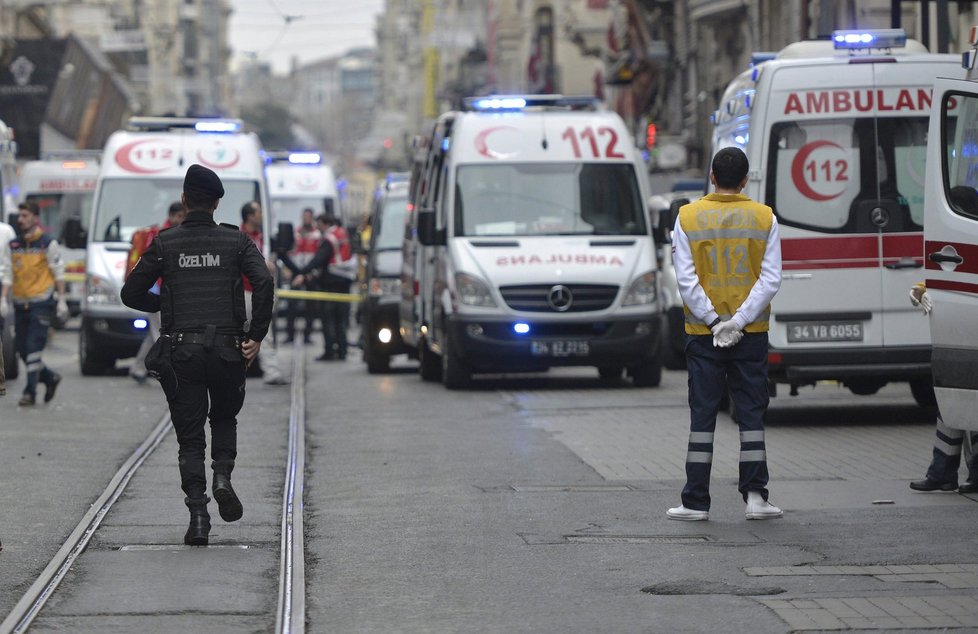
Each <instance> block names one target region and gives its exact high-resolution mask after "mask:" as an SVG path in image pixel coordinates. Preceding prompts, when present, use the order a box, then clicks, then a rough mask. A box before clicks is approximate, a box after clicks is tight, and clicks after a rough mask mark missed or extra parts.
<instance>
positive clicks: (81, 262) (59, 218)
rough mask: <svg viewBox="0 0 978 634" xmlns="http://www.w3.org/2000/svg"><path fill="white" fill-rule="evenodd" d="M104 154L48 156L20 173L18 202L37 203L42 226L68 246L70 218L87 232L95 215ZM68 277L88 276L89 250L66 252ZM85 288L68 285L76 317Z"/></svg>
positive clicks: (74, 152)
mask: <svg viewBox="0 0 978 634" xmlns="http://www.w3.org/2000/svg"><path fill="white" fill-rule="evenodd" d="M101 155H102V151H101V150H90V151H86V150H65V151H58V152H45V153H44V154H43V155H42V156H41V159H40V160H37V161H28V162H26V163H24V165H23V167H21V171H20V190H19V196H18V198H19V201H18V202H33V203H35V204H36V205H37V206H38V209H40V211H41V224H42V225H43V226H44V227H46V228H47V229H48V230H49V231H50V232H51V233H52V235H54V236H55V237H56V238H57V239H58V242H59V243H61V244H62V246H63V245H64V237H65V235H64V229H65V226H66V223H67V221H68V219H69V218H77V219H78V220H80V222H81V224H82V228H84V227H85V226H86V225H87V224H88V219H89V216H91V213H92V201H93V200H94V199H95V183H96V181H97V179H98V170H99V158H100V157H101ZM62 256H63V259H64V261H65V273H68V274H69V275H72V276H83V275H84V274H85V249H84V248H79V249H69V248H66V247H65V248H64V251H63V254H62ZM84 289H85V285H84V283H82V282H81V281H79V280H70V281H69V282H68V283H67V284H66V290H67V294H68V297H67V300H68V308H69V309H70V310H71V314H72V316H75V315H77V314H78V313H79V312H80V311H81V301H82V295H83V293H84Z"/></svg>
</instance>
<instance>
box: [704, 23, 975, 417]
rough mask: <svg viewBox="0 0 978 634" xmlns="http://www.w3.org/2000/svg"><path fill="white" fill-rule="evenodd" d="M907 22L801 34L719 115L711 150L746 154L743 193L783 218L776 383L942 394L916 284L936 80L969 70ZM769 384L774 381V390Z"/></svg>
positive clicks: (774, 319)
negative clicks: (935, 383)
mask: <svg viewBox="0 0 978 634" xmlns="http://www.w3.org/2000/svg"><path fill="white" fill-rule="evenodd" d="M962 74H963V73H962V71H961V68H960V64H959V60H958V58H957V57H955V56H952V55H931V54H928V53H927V51H926V49H925V48H924V47H923V46H921V45H920V44H919V43H917V42H915V41H913V40H907V39H906V36H905V35H904V34H903V32H902V31H900V30H898V29H893V30H884V31H878V32H866V33H861V32H836V33H835V34H834V35H833V39H832V41H817V42H799V43H796V44H792V45H789V46H788V47H786V48H785V49H783V50H782V51H781V52H780V53H778V55H777V56H776V57H775V58H774V59H773V60H771V61H765V62H763V63H760V64H758V65H757V66H754V67H753V68H752V69H750V70H748V71H746V72H744V73H742V74H741V75H740V76H739V77H737V78H736V79H735V80H734V81H733V82H732V83H731V84H730V85H729V87H728V88H727V90H726V92H725V93H724V96H723V99H722V101H721V103H720V109H719V110H718V111H717V112H716V114H715V115H714V122H715V126H716V127H715V132H714V139H713V150H714V151H716V150H718V149H720V148H722V147H727V146H738V147H741V148H743V149H744V151H745V152H746V153H747V156H748V158H749V159H750V164H751V172H750V174H749V182H748V184H747V188H746V190H745V192H744V193H746V194H747V195H749V196H750V197H751V198H753V199H755V200H758V201H761V202H763V203H764V204H767V205H770V206H771V207H772V208H773V209H774V212H775V213H776V214H777V217H778V222H779V224H780V228H781V250H782V257H783V275H784V277H783V283H782V285H781V290H780V292H779V293H778V296H777V297H776V298H775V300H774V303H773V305H772V313H771V331H770V345H771V350H770V354H769V357H768V361H769V368H770V377H771V381H772V388H773V386H774V384H775V383H786V384H789V385H790V386H791V392H792V394H796V393H797V387H798V386H801V385H806V384H813V383H814V382H815V381H818V380H823V379H825V380H837V381H841V382H842V383H843V384H844V385H846V386H847V387H848V388H849V389H850V390H851V391H853V392H854V393H856V394H872V393H874V392H876V391H877V390H878V389H879V388H880V387H882V386H883V385H885V384H886V383H887V382H890V381H909V382H910V387H911V390H912V391H913V394H914V397H915V398H916V399H917V401H918V402H920V403H922V404H932V403H933V391H932V389H931V376H930V337H929V333H928V331H927V328H926V327H924V325H923V324H922V323H921V321H920V315H919V312H915V310H914V309H913V308H912V307H911V306H910V304H909V302H908V301H907V289H908V288H910V286H912V285H913V284H914V283H915V282H918V281H919V280H920V278H921V277H922V276H923V270H922V267H923V262H924V261H923V256H924V248H923V247H924V244H923V230H924V228H923V217H924V170H925V165H926V159H927V153H926V144H927V125H928V117H929V114H930V110H931V105H932V99H933V97H932V89H933V87H934V79H935V78H936V77H938V76H961V75H962ZM772 392H773V389H772Z"/></svg>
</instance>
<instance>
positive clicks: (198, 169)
mask: <svg viewBox="0 0 978 634" xmlns="http://www.w3.org/2000/svg"><path fill="white" fill-rule="evenodd" d="M183 191H184V192H186V193H188V194H190V193H194V194H201V195H203V196H208V197H211V198H221V197H223V196H224V185H222V184H221V178H220V177H219V176H218V175H217V174H215V173H214V171H213V170H209V169H207V168H206V167H204V166H203V165H197V164H196V163H194V164H193V165H191V166H190V168H189V169H188V170H187V175H186V176H185V177H184V179H183Z"/></svg>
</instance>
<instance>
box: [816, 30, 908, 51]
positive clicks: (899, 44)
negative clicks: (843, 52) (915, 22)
mask: <svg viewBox="0 0 978 634" xmlns="http://www.w3.org/2000/svg"><path fill="white" fill-rule="evenodd" d="M832 43H833V45H834V46H835V48H837V49H850V50H851V49H865V48H903V47H905V46H906V45H907V32H906V31H904V30H903V29H873V30H866V31H833V32H832Z"/></svg>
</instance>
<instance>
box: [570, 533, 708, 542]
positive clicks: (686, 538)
mask: <svg viewBox="0 0 978 634" xmlns="http://www.w3.org/2000/svg"><path fill="white" fill-rule="evenodd" d="M564 539H565V540H567V543H568V544H693V543H702V542H712V541H713V538H711V537H709V536H707V535H564Z"/></svg>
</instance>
